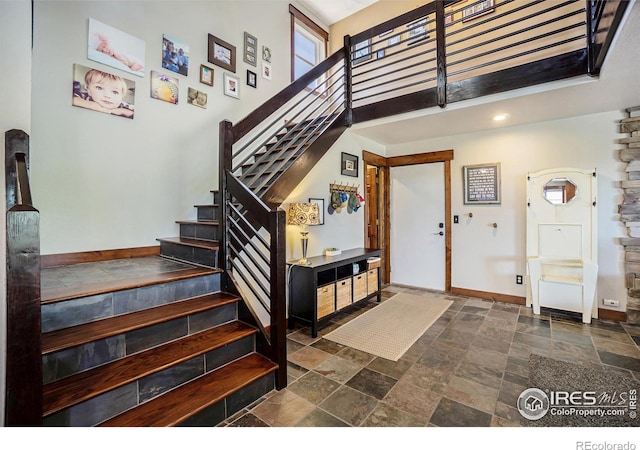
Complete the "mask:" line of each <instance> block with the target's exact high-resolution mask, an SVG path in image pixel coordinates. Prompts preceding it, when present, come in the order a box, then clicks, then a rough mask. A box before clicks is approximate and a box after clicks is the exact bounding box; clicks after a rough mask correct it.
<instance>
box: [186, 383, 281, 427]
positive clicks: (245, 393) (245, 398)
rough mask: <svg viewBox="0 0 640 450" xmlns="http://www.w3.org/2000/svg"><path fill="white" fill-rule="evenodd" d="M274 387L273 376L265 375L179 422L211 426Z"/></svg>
mask: <svg viewBox="0 0 640 450" xmlns="http://www.w3.org/2000/svg"><path fill="white" fill-rule="evenodd" d="M273 389H275V376H274V374H273V373H271V374H269V375H266V376H264V377H262V378H260V379H259V380H256V381H255V382H254V383H252V384H250V385H249V386H247V387H245V388H244V389H241V390H240V391H238V392H236V393H235V394H232V395H230V396H229V397H227V398H225V399H224V400H223V401H220V402H218V403H216V404H215V405H212V406H210V407H209V408H207V409H205V410H204V411H202V412H200V413H198V414H196V415H195V416H193V417H192V418H191V419H189V420H187V421H185V422H184V423H182V424H180V426H183V427H211V426H215V425H218V424H220V423H222V422H223V421H224V420H227V419H228V418H230V417H231V416H233V415H234V414H235V413H237V412H238V411H240V410H242V409H243V408H245V407H247V406H249V405H251V404H252V403H253V402H255V401H256V400H258V399H259V398H260V397H262V396H264V395H265V394H267V393H268V392H270V391H272V390H273Z"/></svg>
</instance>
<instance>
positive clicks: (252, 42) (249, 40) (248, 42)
mask: <svg viewBox="0 0 640 450" xmlns="http://www.w3.org/2000/svg"><path fill="white" fill-rule="evenodd" d="M257 54H258V38H256V37H255V36H252V35H250V34H249V33H247V32H246V31H245V32H244V57H243V60H244V62H246V63H247V64H251V65H252V66H256V65H257V64H258V63H257V62H256V61H257V59H258V58H257Z"/></svg>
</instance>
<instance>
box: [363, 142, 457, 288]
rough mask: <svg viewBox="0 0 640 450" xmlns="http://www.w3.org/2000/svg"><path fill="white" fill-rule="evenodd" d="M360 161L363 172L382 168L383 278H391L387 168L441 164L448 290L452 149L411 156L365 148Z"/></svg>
mask: <svg viewBox="0 0 640 450" xmlns="http://www.w3.org/2000/svg"><path fill="white" fill-rule="evenodd" d="M362 160H363V161H364V163H365V174H366V170H367V165H371V166H376V167H378V168H380V169H382V170H384V171H385V177H384V180H385V182H384V183H383V185H382V186H378V193H379V198H382V199H383V214H382V215H383V216H384V217H383V218H382V219H383V220H384V233H383V234H384V236H383V242H384V250H385V252H384V254H385V258H384V261H383V270H384V272H385V280H387V281H389V280H391V258H390V255H391V232H390V230H391V200H390V198H391V196H390V194H391V182H390V179H389V175H390V172H391V171H390V168H391V167H400V166H413V165H417V164H431V163H439V162H442V163H444V229H445V231H444V232H445V234H444V237H445V251H444V254H445V291H446V292H451V229H452V226H451V161H452V160H453V150H439V151H435V152H425V153H417V154H413V155H403V156H392V157H388V158H387V157H384V156H380V155H377V154H375V153H372V152H368V151H366V150H363V151H362ZM368 207H369V204H368V203H367V202H365V217H367V218H368V217H369V215H368V210H367V208H368ZM364 227H365V239H366V232H367V230H366V229H367V221H366V220H365V223H364Z"/></svg>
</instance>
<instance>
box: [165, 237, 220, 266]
mask: <svg viewBox="0 0 640 450" xmlns="http://www.w3.org/2000/svg"><path fill="white" fill-rule="evenodd" d="M160 255H161V256H166V257H167V258H172V259H176V260H179V261H184V262H189V263H193V264H199V265H201V266H206V267H216V266H217V263H218V251H217V250H209V249H204V248H198V247H189V246H186V245H179V244H174V243H171V242H161V243H160Z"/></svg>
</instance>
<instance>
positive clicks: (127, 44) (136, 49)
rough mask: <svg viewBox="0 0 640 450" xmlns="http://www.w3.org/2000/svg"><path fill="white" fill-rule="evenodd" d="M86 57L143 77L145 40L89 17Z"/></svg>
mask: <svg viewBox="0 0 640 450" xmlns="http://www.w3.org/2000/svg"><path fill="white" fill-rule="evenodd" d="M87 47H88V51H87V58H88V59H90V60H92V61H96V62H99V63H102V64H105V65H107V66H111V67H115V68H116V69H120V70H124V71H125V72H129V73H132V74H134V75H137V76H139V77H144V58H145V42H144V41H143V40H142V39H139V38H137V37H135V36H132V35H130V34H127V33H125V32H123V31H120V30H118V29H116V28H113V27H111V26H109V25H106V24H104V23H102V22H99V21H97V20H95V19H91V18H89V41H88V45H87Z"/></svg>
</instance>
